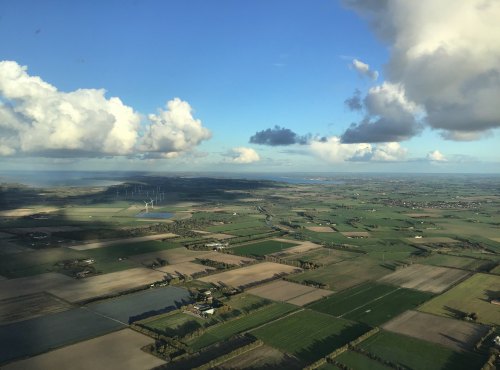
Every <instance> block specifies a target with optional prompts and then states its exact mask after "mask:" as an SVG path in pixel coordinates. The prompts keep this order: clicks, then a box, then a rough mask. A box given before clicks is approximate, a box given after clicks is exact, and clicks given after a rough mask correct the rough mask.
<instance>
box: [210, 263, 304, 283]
mask: <svg viewBox="0 0 500 370" xmlns="http://www.w3.org/2000/svg"><path fill="white" fill-rule="evenodd" d="M295 271H301V270H300V269H297V268H296V267H293V266H287V265H281V264H279V263H272V262H263V263H257V264H255V265H250V266H247V267H242V268H239V269H236V270H230V271H226V272H221V273H220V274H215V275H210V276H205V277H203V278H201V279H200V280H201V281H204V282H208V283H213V284H218V283H219V282H222V283H223V284H225V285H229V286H232V287H241V286H246V285H248V284H252V283H256V282H259V281H263V280H266V279H270V278H272V277H273V276H275V275H276V274H290V273H292V272H295Z"/></svg>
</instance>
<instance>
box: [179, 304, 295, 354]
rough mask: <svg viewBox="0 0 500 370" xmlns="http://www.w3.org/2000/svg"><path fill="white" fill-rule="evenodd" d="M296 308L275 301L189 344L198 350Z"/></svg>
mask: <svg viewBox="0 0 500 370" xmlns="http://www.w3.org/2000/svg"><path fill="white" fill-rule="evenodd" d="M295 309H296V307H295V306H293V305H291V304H287V303H273V304H271V305H267V306H266V307H264V308H262V309H260V310H257V311H254V312H251V313H250V314H248V315H246V316H244V317H242V318H238V319H234V320H231V321H227V322H224V323H222V324H219V325H216V326H214V327H211V328H209V329H208V330H207V331H206V332H205V333H203V334H202V335H201V336H200V337H197V338H194V339H193V340H190V341H189V342H188V344H189V346H190V347H191V348H192V349H193V350H195V351H196V350H199V349H201V348H204V347H206V346H209V345H211V344H213V343H216V342H219V341H222V340H225V339H227V338H230V337H231V336H233V335H235V334H238V333H241V332H244V331H247V330H250V329H252V328H255V327H257V326H259V325H262V324H265V323H267V322H269V321H272V320H276V319H278V318H281V317H283V316H284V315H286V314H287V313H289V312H292V311H293V310H295Z"/></svg>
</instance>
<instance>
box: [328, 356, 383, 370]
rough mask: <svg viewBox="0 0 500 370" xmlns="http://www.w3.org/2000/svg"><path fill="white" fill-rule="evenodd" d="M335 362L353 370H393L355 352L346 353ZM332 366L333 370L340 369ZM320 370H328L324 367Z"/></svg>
mask: <svg viewBox="0 0 500 370" xmlns="http://www.w3.org/2000/svg"><path fill="white" fill-rule="evenodd" d="M335 360H336V361H338V362H340V363H341V364H343V365H345V366H348V367H349V368H351V369H370V370H391V368H390V367H389V366H385V365H384V364H381V363H380V362H378V361H375V360H372V359H371V358H369V357H368V356H365V355H363V354H361V353H358V352H354V351H346V352H344V353H342V354H341V355H340V356H338V357H336V358H335ZM330 366H332V367H331V369H335V370H337V369H338V367H336V366H334V365H330ZM320 369H321V370H326V368H323V367H321V368H320Z"/></svg>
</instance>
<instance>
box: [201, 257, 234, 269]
mask: <svg viewBox="0 0 500 370" xmlns="http://www.w3.org/2000/svg"><path fill="white" fill-rule="evenodd" d="M196 261H197V262H198V263H201V264H202V265H204V266H210V267H215V268H216V269H217V270H227V269H230V268H233V267H236V265H235V264H232V263H226V262H221V261H214V260H211V259H208V258H196Z"/></svg>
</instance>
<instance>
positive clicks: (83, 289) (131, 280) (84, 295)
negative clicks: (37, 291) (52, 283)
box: [49, 267, 165, 302]
mask: <svg viewBox="0 0 500 370" xmlns="http://www.w3.org/2000/svg"><path fill="white" fill-rule="evenodd" d="M164 276H165V274H164V273H163V272H159V271H154V270H150V269H146V268H141V267H140V268H135V269H130V270H125V271H120V272H113V273H111V274H104V275H96V276H91V277H88V278H85V279H80V280H75V279H70V280H72V281H71V282H69V283H68V284H64V285H61V286H58V287H55V288H51V289H50V290H49V293H52V294H54V295H55V296H57V297H60V298H63V299H65V300H67V301H70V302H80V301H84V300H87V299H90V298H95V297H103V296H108V295H113V294H118V293H120V292H124V291H127V290H130V289H134V288H138V287H142V286H146V285H148V284H151V283H153V282H155V281H159V280H163V277H164Z"/></svg>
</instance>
